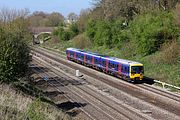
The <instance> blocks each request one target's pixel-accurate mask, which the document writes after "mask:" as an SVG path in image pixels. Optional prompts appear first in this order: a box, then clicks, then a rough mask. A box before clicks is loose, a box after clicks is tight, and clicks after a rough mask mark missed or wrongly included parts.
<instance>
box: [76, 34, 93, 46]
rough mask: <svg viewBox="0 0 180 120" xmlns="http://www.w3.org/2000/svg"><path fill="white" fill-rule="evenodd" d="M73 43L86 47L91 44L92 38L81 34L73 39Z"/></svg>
mask: <svg viewBox="0 0 180 120" xmlns="http://www.w3.org/2000/svg"><path fill="white" fill-rule="evenodd" d="M73 44H74V46H75V47H76V48H79V49H84V48H89V47H90V46H91V42H90V39H89V38H88V37H86V36H85V35H84V34H80V35H78V36H76V37H75V38H74V39H73Z"/></svg>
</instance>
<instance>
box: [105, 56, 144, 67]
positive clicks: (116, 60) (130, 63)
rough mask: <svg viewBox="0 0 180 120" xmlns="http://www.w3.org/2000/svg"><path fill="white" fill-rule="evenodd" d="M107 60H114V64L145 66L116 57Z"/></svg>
mask: <svg viewBox="0 0 180 120" xmlns="http://www.w3.org/2000/svg"><path fill="white" fill-rule="evenodd" d="M107 59H109V60H112V61H114V62H121V63H123V64H127V65H143V64H142V63H140V62H135V61H131V60H125V59H119V58H115V57H110V58H107Z"/></svg>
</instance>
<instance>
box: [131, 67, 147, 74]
mask: <svg viewBox="0 0 180 120" xmlns="http://www.w3.org/2000/svg"><path fill="white" fill-rule="evenodd" d="M131 73H132V74H140V73H144V69H143V66H132V67H131Z"/></svg>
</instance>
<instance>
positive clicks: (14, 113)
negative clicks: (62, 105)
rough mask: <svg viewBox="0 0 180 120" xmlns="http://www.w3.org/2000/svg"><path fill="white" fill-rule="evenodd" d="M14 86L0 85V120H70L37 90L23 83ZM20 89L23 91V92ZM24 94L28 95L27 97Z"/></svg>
mask: <svg viewBox="0 0 180 120" xmlns="http://www.w3.org/2000/svg"><path fill="white" fill-rule="evenodd" d="M15 86H16V87H14V85H11V86H9V85H7V84H0V98H1V99H0V119H1V120H5V119H8V120H24V119H30V120H56V119H64V120H69V119H70V117H69V116H68V115H67V114H65V113H64V112H62V111H61V110H59V109H58V108H57V107H56V106H55V105H54V104H53V102H52V101H50V100H48V99H47V98H46V97H44V96H43V94H42V92H40V90H38V89H37V88H34V87H33V86H30V85H28V84H24V83H21V84H19V83H18V84H16V85H15ZM17 86H18V87H17ZM27 86H28V87H27ZM18 88H20V89H18ZM22 88H23V90H24V91H23V92H22ZM30 88H31V89H30ZM24 92H26V93H28V95H27V94H25V93H24ZM32 95H35V96H36V97H35V96H32Z"/></svg>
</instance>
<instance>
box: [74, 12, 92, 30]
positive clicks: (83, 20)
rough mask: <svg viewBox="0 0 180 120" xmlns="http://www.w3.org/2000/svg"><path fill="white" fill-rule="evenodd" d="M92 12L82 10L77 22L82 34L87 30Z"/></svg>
mask: <svg viewBox="0 0 180 120" xmlns="http://www.w3.org/2000/svg"><path fill="white" fill-rule="evenodd" d="M90 12H91V11H90V9H83V10H81V12H80V15H79V19H78V21H77V25H78V30H79V31H80V32H84V31H85V29H86V28H87V21H88V19H89V18H90V17H89V15H90Z"/></svg>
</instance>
